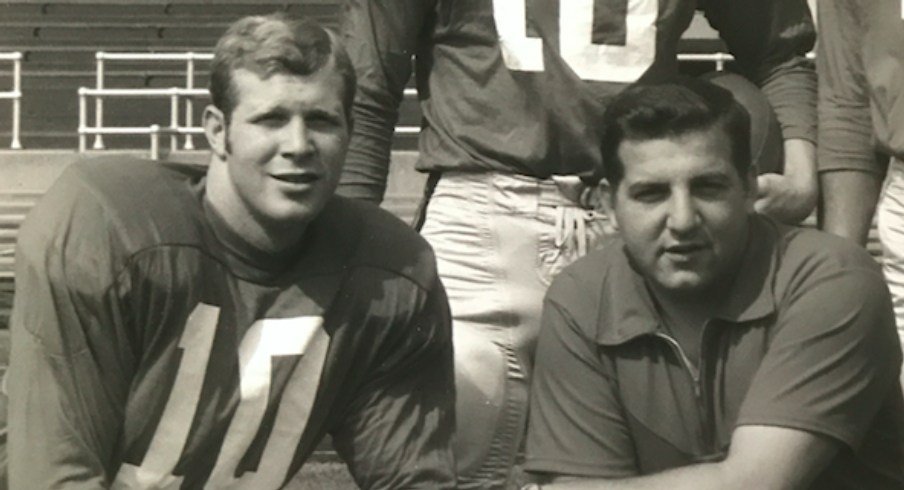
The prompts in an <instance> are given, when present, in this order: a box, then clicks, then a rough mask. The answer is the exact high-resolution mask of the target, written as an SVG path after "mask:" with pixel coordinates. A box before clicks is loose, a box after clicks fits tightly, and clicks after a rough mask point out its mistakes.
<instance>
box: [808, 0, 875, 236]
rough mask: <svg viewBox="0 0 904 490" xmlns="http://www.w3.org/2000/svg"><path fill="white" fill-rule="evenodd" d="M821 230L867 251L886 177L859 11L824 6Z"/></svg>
mask: <svg viewBox="0 0 904 490" xmlns="http://www.w3.org/2000/svg"><path fill="white" fill-rule="evenodd" d="M818 15H819V22H820V26H822V28H821V29H820V36H819V46H818V50H819V63H818V64H817V68H818V70H819V119H820V123H819V179H820V184H821V188H822V193H821V195H820V209H819V221H820V227H821V228H822V229H824V230H826V231H828V232H831V233H835V234H837V235H841V236H843V237H846V238H850V239H852V240H855V241H856V242H857V243H860V244H861V245H865V244H866V241H867V236H868V233H869V229H870V225H871V223H872V219H873V213H874V211H875V209H876V203H877V201H878V199H879V193H880V191H881V188H882V181H883V179H884V177H885V168H884V166H883V165H882V163H881V162H880V161H879V160H878V159H877V158H875V156H874V145H873V140H872V120H871V117H870V106H869V94H868V90H867V80H866V75H865V72H864V67H863V60H862V59H861V56H860V52H861V49H862V44H861V42H862V37H863V34H862V31H861V27H860V15H861V13H860V12H859V7H858V6H857V5H854V3H853V2H839V1H835V0H830V1H825V2H820V5H819V9H818Z"/></svg>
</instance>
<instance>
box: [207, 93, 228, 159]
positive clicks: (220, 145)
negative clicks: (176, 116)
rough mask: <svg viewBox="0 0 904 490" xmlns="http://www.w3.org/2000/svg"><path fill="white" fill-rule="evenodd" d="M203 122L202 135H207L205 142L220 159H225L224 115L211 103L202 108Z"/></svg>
mask: <svg viewBox="0 0 904 490" xmlns="http://www.w3.org/2000/svg"><path fill="white" fill-rule="evenodd" d="M201 117H202V119H203V122H204V136H205V137H207V144H208V145H209V146H210V151H212V152H213V153H214V154H215V155H216V156H217V157H218V158H219V159H220V160H225V159H226V154H227V153H228V152H227V151H226V148H227V146H228V145H227V143H226V137H227V135H226V133H227V131H226V117H225V116H224V115H223V111H221V110H219V109H217V108H216V107H214V106H213V105H208V106H207V107H205V108H204V115H203V116H201Z"/></svg>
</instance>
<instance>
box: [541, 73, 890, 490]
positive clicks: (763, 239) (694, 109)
mask: <svg viewBox="0 0 904 490" xmlns="http://www.w3.org/2000/svg"><path fill="white" fill-rule="evenodd" d="M749 124H750V122H749V120H748V118H747V115H746V114H744V111H743V110H741V108H740V107H739V106H738V104H736V103H734V102H733V101H732V96H731V94H729V93H727V92H726V91H724V90H721V89H719V88H717V87H715V86H713V85H710V84H707V83H705V82H702V81H699V80H686V81H675V82H670V83H661V84H653V85H648V86H644V85H640V86H638V87H634V88H630V89H628V90H626V91H624V92H623V93H622V94H620V95H619V96H616V98H615V99H613V100H612V101H611V104H610V105H609V108H608V109H607V112H606V116H605V119H604V121H603V126H604V127H603V130H604V133H605V136H604V139H603V141H602V144H603V145H604V146H603V159H604V160H605V161H606V162H607V166H606V178H607V180H608V182H609V184H610V186H611V188H610V197H609V198H608V199H606V201H605V202H607V203H609V204H610V206H611V212H610V216H611V217H612V218H613V219H614V220H615V222H616V223H617V225H618V227H619V230H620V238H619V239H618V240H616V241H614V242H613V243H612V244H611V246H609V247H606V248H604V249H603V250H596V251H593V252H591V253H590V254H588V255H587V256H586V257H585V258H583V259H581V260H579V261H578V262H576V263H575V264H573V265H572V266H570V267H567V268H566V269H565V270H564V271H562V273H561V274H559V275H558V276H557V278H556V280H555V281H554V282H553V284H552V286H550V288H549V292H548V293H547V296H546V301H545V305H544V314H543V324H542V328H541V331H540V338H539V342H538V347H537V356H536V359H535V361H536V364H535V376H534V379H533V390H532V392H531V410H530V422H529V424H528V435H527V461H526V463H525V469H526V470H528V471H529V472H531V473H536V474H539V475H542V477H543V478H542V479H541V481H540V485H541V487H542V488H543V489H544V490H547V489H561V490H565V489H574V490H577V489H599V490H603V489H616V488H617V489H651V488H657V489H660V488H661V489H673V490H678V489H694V490H697V489H747V488H756V489H762V490H770V489H804V488H814V489H822V488H833V489H851V490H853V489H860V488H870V489H897V488H904V471H902V470H904V451H902V448H904V397H902V392H901V386H900V385H899V384H898V382H897V378H898V373H899V372H900V369H901V366H900V364H901V349H900V347H899V346H898V343H897V341H896V335H895V328H894V317H893V313H892V308H891V301H890V297H889V294H888V289H887V288H886V286H885V282H884V280H883V278H882V275H881V271H880V270H879V267H878V264H876V263H875V261H874V260H873V259H872V258H871V257H870V256H869V254H867V253H866V251H864V250H863V249H862V248H860V247H857V246H856V245H854V244H853V243H851V242H849V241H847V240H842V239H839V238H837V237H833V236H831V235H828V234H826V233H822V232H819V231H816V230H807V229H803V228H798V227H792V226H786V225H783V224H778V223H776V222H775V221H772V220H770V219H768V218H765V217H762V216H760V215H758V214H756V213H754V212H753V207H754V201H755V199H756V180H755V174H754V172H753V168H752V166H751V157H750V150H749V147H748V145H747V141H748V133H749V131H750V129H749Z"/></svg>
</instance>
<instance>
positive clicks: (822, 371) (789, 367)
mask: <svg viewBox="0 0 904 490" xmlns="http://www.w3.org/2000/svg"><path fill="white" fill-rule="evenodd" d="M864 260H869V259H868V258H866V259H864ZM813 274H818V273H813ZM804 281H805V282H806V283H807V284H806V285H804V286H801V287H794V288H789V291H790V293H788V294H785V295H784V296H786V299H785V300H783V301H786V302H787V307H786V308H784V311H781V310H780V312H779V314H778V315H779V316H778V319H777V325H776V329H777V330H776V333H775V334H774V337H773V339H772V341H771V343H770V346H769V349H768V351H767V353H766V355H765V357H764V358H763V361H762V364H761V365H760V368H759V370H758V371H757V374H756V376H755V377H754V379H753V381H752V383H751V386H750V388H749V390H748V392H747V395H746V397H745V399H744V403H743V405H742V406H741V410H740V413H739V416H738V421H737V424H738V425H773V426H781V427H790V428H795V429H800V430H805V431H808V432H814V433H817V434H822V435H825V436H829V437H831V438H833V439H836V440H838V441H841V442H843V443H844V444H847V445H848V446H849V447H852V448H856V447H858V446H859V443H860V441H861V439H862V437H863V436H864V434H865V433H866V432H867V430H868V429H869V427H870V424H871V423H872V421H873V420H874V419H875V416H876V414H877V413H878V412H879V410H880V408H881V407H882V406H883V404H885V403H887V402H888V401H889V397H891V396H894V395H895V394H897V396H900V389H898V374H899V372H900V366H901V348H900V345H899V343H898V341H897V335H896V331H895V328H894V317H893V313H892V307H891V300H890V299H889V293H888V289H887V287H886V286H885V283H884V281H883V279H882V276H881V274H880V272H879V271H878V270H868V269H866V268H860V269H851V268H848V269H841V270H839V271H836V272H835V273H831V274H829V273H827V274H823V275H822V277H819V278H815V279H809V280H804Z"/></svg>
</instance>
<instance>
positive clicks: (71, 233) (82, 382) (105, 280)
mask: <svg viewBox="0 0 904 490" xmlns="http://www.w3.org/2000/svg"><path fill="white" fill-rule="evenodd" d="M69 177H72V173H71V172H70V173H69V175H68V176H67V175H66V174H64V176H63V177H61V179H60V181H58V183H57V185H56V186H55V187H54V188H53V189H51V190H50V191H49V192H48V194H46V195H45V197H44V198H43V200H42V202H41V203H39V204H38V205H37V206H36V208H35V209H34V210H33V211H32V213H31V214H30V216H29V218H28V219H27V220H26V222H25V223H24V224H23V227H22V229H21V230H20V233H19V241H18V247H17V252H16V295H15V299H14V304H13V314H12V318H11V326H10V329H11V339H12V349H11V358H10V370H9V373H8V376H7V380H6V382H7V389H8V392H9V395H10V405H9V444H10V445H9V448H10V449H9V458H10V470H11V471H10V486H11V488H60V487H63V486H65V487H66V488H106V487H107V485H109V482H110V478H111V476H112V474H113V472H114V471H115V464H116V462H115V456H114V451H115V448H116V447H117V439H118V435H119V431H120V428H121V422H120V420H121V418H122V411H123V410H124V406H125V399H126V396H127V393H128V389H129V384H128V380H127V376H128V374H127V373H126V370H125V369H123V366H122V365H121V364H120V363H119V362H117V359H121V358H122V357H125V356H124V355H122V356H120V355H118V354H116V353H114V352H112V351H111V349H110V348H109V347H108V346H110V345H111V344H117V342H119V341H122V339H123V336H122V332H121V331H117V329H115V328H114V325H121V323H122V314H121V311H120V308H119V307H118V306H117V301H116V300H115V298H114V296H115V294H116V291H115V290H116V288H115V287H113V285H112V282H111V281H112V278H111V274H110V273H109V271H110V270H111V262H112V261H111V254H110V253H109V248H108V247H107V245H108V243H106V242H105V240H106V238H107V237H108V236H110V232H109V231H108V230H109V223H108V222H106V220H105V219H104V209H103V206H101V205H100V204H99V203H98V202H96V201H95V200H94V199H92V197H91V193H90V191H89V190H87V189H86V188H85V187H84V186H82V185H79V182H78V181H77V179H73V178H69Z"/></svg>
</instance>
